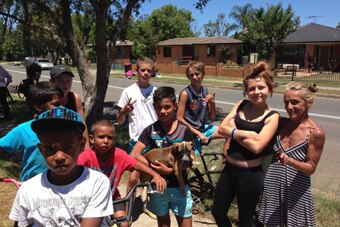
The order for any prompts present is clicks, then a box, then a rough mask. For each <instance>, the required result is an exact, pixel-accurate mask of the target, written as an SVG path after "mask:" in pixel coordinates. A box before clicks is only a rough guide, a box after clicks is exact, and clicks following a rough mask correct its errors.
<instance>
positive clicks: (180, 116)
mask: <svg viewBox="0 0 340 227" xmlns="http://www.w3.org/2000/svg"><path fill="white" fill-rule="evenodd" d="M187 99H188V93H187V92H186V91H185V90H183V91H182V92H181V94H180V96H179V101H178V109H177V115H176V117H177V120H179V121H180V122H182V123H183V124H185V125H186V126H188V127H189V129H190V131H191V132H192V133H193V134H194V135H196V136H198V137H199V138H200V139H201V141H202V142H203V143H208V139H207V138H206V137H205V136H204V135H203V134H202V133H201V132H200V131H199V130H197V129H195V128H194V127H192V126H191V125H190V124H189V123H188V122H187V121H186V120H185V119H184V115H185V108H186V103H187Z"/></svg>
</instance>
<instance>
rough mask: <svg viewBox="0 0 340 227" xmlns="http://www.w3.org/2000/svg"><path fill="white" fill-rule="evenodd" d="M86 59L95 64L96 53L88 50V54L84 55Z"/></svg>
mask: <svg viewBox="0 0 340 227" xmlns="http://www.w3.org/2000/svg"><path fill="white" fill-rule="evenodd" d="M86 59H87V60H91V61H92V62H96V59H97V54H96V51H94V50H93V49H92V50H90V51H89V52H87V54H86Z"/></svg>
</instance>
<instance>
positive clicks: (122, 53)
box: [118, 47, 125, 58]
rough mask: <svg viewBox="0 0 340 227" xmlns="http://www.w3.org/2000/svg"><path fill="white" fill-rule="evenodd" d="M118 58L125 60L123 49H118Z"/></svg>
mask: <svg viewBox="0 0 340 227" xmlns="http://www.w3.org/2000/svg"><path fill="white" fill-rule="evenodd" d="M118 57H119V58H125V51H124V47H118Z"/></svg>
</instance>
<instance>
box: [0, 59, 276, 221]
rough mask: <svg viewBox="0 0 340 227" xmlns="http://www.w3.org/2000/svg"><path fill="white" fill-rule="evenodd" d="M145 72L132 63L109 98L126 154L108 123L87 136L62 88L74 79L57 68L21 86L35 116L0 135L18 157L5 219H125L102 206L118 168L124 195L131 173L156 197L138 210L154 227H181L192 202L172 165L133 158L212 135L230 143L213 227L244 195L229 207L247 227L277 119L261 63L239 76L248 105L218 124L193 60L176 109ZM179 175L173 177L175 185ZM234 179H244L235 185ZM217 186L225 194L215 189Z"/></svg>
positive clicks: (113, 189)
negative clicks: (133, 74)
mask: <svg viewBox="0 0 340 227" xmlns="http://www.w3.org/2000/svg"><path fill="white" fill-rule="evenodd" d="M153 72H154V62H153V61H152V60H151V59H149V58H140V59H139V60H138V62H137V75H138V80H137V82H136V83H134V84H133V85H131V86H129V87H127V88H126V89H124V90H123V92H122V95H121V97H120V99H119V101H118V106H119V107H120V112H119V114H118V117H117V123H118V124H122V123H124V122H125V118H126V116H128V121H129V136H130V143H129V151H128V153H130V155H129V154H128V153H126V152H125V151H124V150H122V149H120V148H118V147H116V146H115V135H116V132H115V128H114V126H113V124H112V122H110V121H108V120H105V119H100V120H98V121H96V122H95V123H94V124H93V125H92V126H91V129H90V130H89V135H88V136H87V129H86V126H85V124H84V118H83V116H82V115H83V113H82V108H81V101H80V97H79V95H77V94H75V93H73V92H71V91H70V90H71V84H72V77H74V75H73V73H72V72H71V71H70V70H69V68H67V67H66V66H55V67H54V68H52V70H51V82H52V83H49V82H40V83H37V84H36V85H34V86H33V87H32V88H31V89H30V94H29V96H28V97H27V102H28V104H29V106H30V108H31V109H32V110H33V111H34V113H35V118H34V119H33V120H31V121H28V122H26V123H23V124H21V125H19V126H17V127H15V128H14V129H13V130H11V131H10V132H9V133H8V134H7V135H6V136H5V137H3V138H1V139H0V151H2V150H5V151H8V152H16V151H19V150H23V151H24V155H23V161H22V167H23V169H22V173H21V176H20V180H21V181H22V182H23V184H22V186H21V188H20V189H19V191H18V193H17V196H16V198H15V202H14V204H13V207H12V211H11V214H10V218H11V219H13V220H15V221H17V222H18V223H19V226H27V225H30V224H33V223H34V225H35V226H54V225H58V226H59V225H60V224H65V225H68V226H79V225H81V226H100V225H101V224H102V220H103V217H106V216H111V215H112V216H113V217H120V216H125V210H126V207H125V206H124V205H123V204H119V205H115V206H114V207H113V205H112V200H117V199H119V198H120V193H119V191H118V189H117V186H118V184H119V181H120V178H121V176H122V174H123V172H124V171H125V170H128V171H130V172H131V174H130V178H129V182H128V186H127V191H129V190H130V189H131V187H132V186H134V185H135V184H137V183H138V180H139V173H140V172H143V173H146V174H148V175H150V176H152V181H153V182H154V183H155V184H156V187H157V191H159V192H162V194H152V195H151V196H150V197H151V198H150V201H149V202H148V204H147V205H148V209H149V210H150V211H151V212H153V213H154V214H155V215H156V216H157V222H158V226H170V216H169V210H172V212H173V213H174V214H175V216H176V220H177V223H178V226H183V227H184V226H185V227H187V226H188V227H190V226H192V213H191V210H192V198H191V194H190V190H189V187H188V185H186V187H185V192H186V193H185V194H183V193H182V192H181V190H180V188H179V184H178V181H177V178H176V177H175V175H174V170H173V168H171V167H169V166H167V165H165V164H163V163H161V162H158V163H156V164H151V163H148V161H147V160H146V159H145V157H144V156H143V155H144V154H145V153H147V152H148V151H150V150H151V149H153V148H163V147H168V146H170V145H172V144H173V143H176V142H181V141H192V142H194V144H195V152H200V149H201V145H202V144H208V143H209V142H210V141H211V140H212V139H220V138H231V139H233V140H232V143H231V148H230V157H228V159H227V162H228V163H229V164H230V165H228V166H227V167H226V168H225V170H224V171H223V174H222V177H221V179H220V182H219V186H218V188H217V194H219V196H220V198H222V199H221V200H220V201H219V200H218V198H217V199H215V201H214V208H213V214H214V217H215V219H216V221H217V224H218V225H219V226H225V225H228V224H227V223H228V222H229V220H228V219H227V217H226V213H227V210H226V209H229V206H230V202H231V201H232V199H233V197H234V196H235V194H237V195H240V196H239V198H238V199H241V198H243V197H244V201H243V203H242V201H241V200H240V201H239V206H240V209H242V210H240V212H241V213H240V215H241V216H244V218H243V217H242V220H240V223H242V221H244V224H243V225H244V226H248V225H249V223H250V222H251V220H250V219H252V215H253V210H254V209H255V207H254V206H255V205H256V203H257V201H258V195H259V193H260V185H262V182H263V176H262V172H261V170H260V169H259V166H260V165H261V164H262V157H261V155H259V153H260V152H261V151H262V150H263V149H264V147H265V146H266V144H268V142H269V140H270V138H271V137H273V135H274V133H275V131H276V129H277V127H278V114H277V113H276V112H275V111H272V110H271V109H270V108H269V107H268V105H267V104H266V98H267V97H268V95H269V94H271V93H272V88H273V83H272V82H273V81H272V77H271V75H270V73H269V71H268V70H267V68H266V65H263V64H262V65H261V64H260V65H257V66H255V69H254V72H253V73H252V74H251V75H249V76H248V77H247V78H245V80H244V83H245V84H244V85H245V94H246V95H247V96H248V99H249V101H240V102H239V103H237V104H236V105H235V107H234V108H233V109H232V111H231V112H230V113H229V114H228V116H227V117H226V118H225V120H224V121H223V122H222V123H221V125H220V126H215V125H213V124H211V120H213V119H214V118H215V117H216V107H215V93H211V92H209V91H208V89H207V87H205V86H202V81H203V78H204V75H205V70H204V64H203V63H201V62H196V61H195V62H191V63H190V64H189V66H188V68H187V70H186V74H187V78H188V79H189V80H190V85H189V86H187V87H186V88H185V89H184V90H183V91H182V92H181V93H180V97H179V102H178V104H177V101H176V95H175V90H174V89H173V88H172V87H167V86H164V87H159V88H155V87H154V86H153V85H151V84H150V78H151V76H152V75H153ZM60 106H64V107H60ZM87 144H88V145H87ZM89 144H90V145H91V146H89ZM83 150H84V151H83ZM184 169H185V168H184ZM93 170H97V171H93ZM254 170H256V171H255V172H254ZM98 172H101V173H103V174H99V173H98ZM187 173H188V171H187V170H185V171H183V176H184V182H185V183H187ZM104 175H106V176H107V177H105V176H104ZM233 175H237V180H236V181H233V180H232V178H233ZM235 179H236V178H235ZM241 179H245V181H244V182H243V183H242V182H240V183H239V182H238V181H239V180H241ZM248 180H250V181H252V182H254V185H259V188H258V190H256V191H253V192H252V194H249V193H248V192H249V190H250V191H251V190H252V189H250V188H249V187H248V189H249V190H248V191H247V190H245V189H246V188H247V186H246V184H247V183H245V182H248ZM227 181H228V182H227ZM250 181H249V182H250ZM230 182H232V183H231V184H230ZM238 184H239V185H240V188H243V189H242V190H241V191H240V190H239V189H237V188H236V189H235V188H231V187H232V186H233V185H238ZM226 189H228V192H226V193H224V190H226ZM248 194H249V195H250V196H248ZM250 200H251V201H252V202H251V203H250V202H249V201H250ZM224 206H225V208H223V207H224ZM241 216H240V219H241ZM129 224H130V223H123V224H122V225H121V226H129ZM228 226H229V225H228ZM249 226H250V225H249Z"/></svg>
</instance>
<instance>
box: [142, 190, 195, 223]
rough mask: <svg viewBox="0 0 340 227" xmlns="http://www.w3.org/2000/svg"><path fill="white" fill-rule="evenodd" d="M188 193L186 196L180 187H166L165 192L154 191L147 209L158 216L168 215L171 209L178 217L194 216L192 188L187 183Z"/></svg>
mask: <svg viewBox="0 0 340 227" xmlns="http://www.w3.org/2000/svg"><path fill="white" fill-rule="evenodd" d="M185 191H186V195H185V196H184V195H183V194H182V192H181V190H180V188H179V187H173V188H172V187H171V188H166V189H165V190H164V192H163V194H159V193H154V194H151V196H150V201H149V202H148V203H147V205H146V206H147V209H148V210H149V211H151V212H152V213H154V214H155V215H156V216H157V217H160V216H164V215H167V214H168V213H169V210H170V209H171V210H172V212H174V214H175V215H176V216H178V217H181V218H189V217H191V216H192V212H191V211H192V199H191V193H190V188H189V186H188V185H185Z"/></svg>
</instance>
